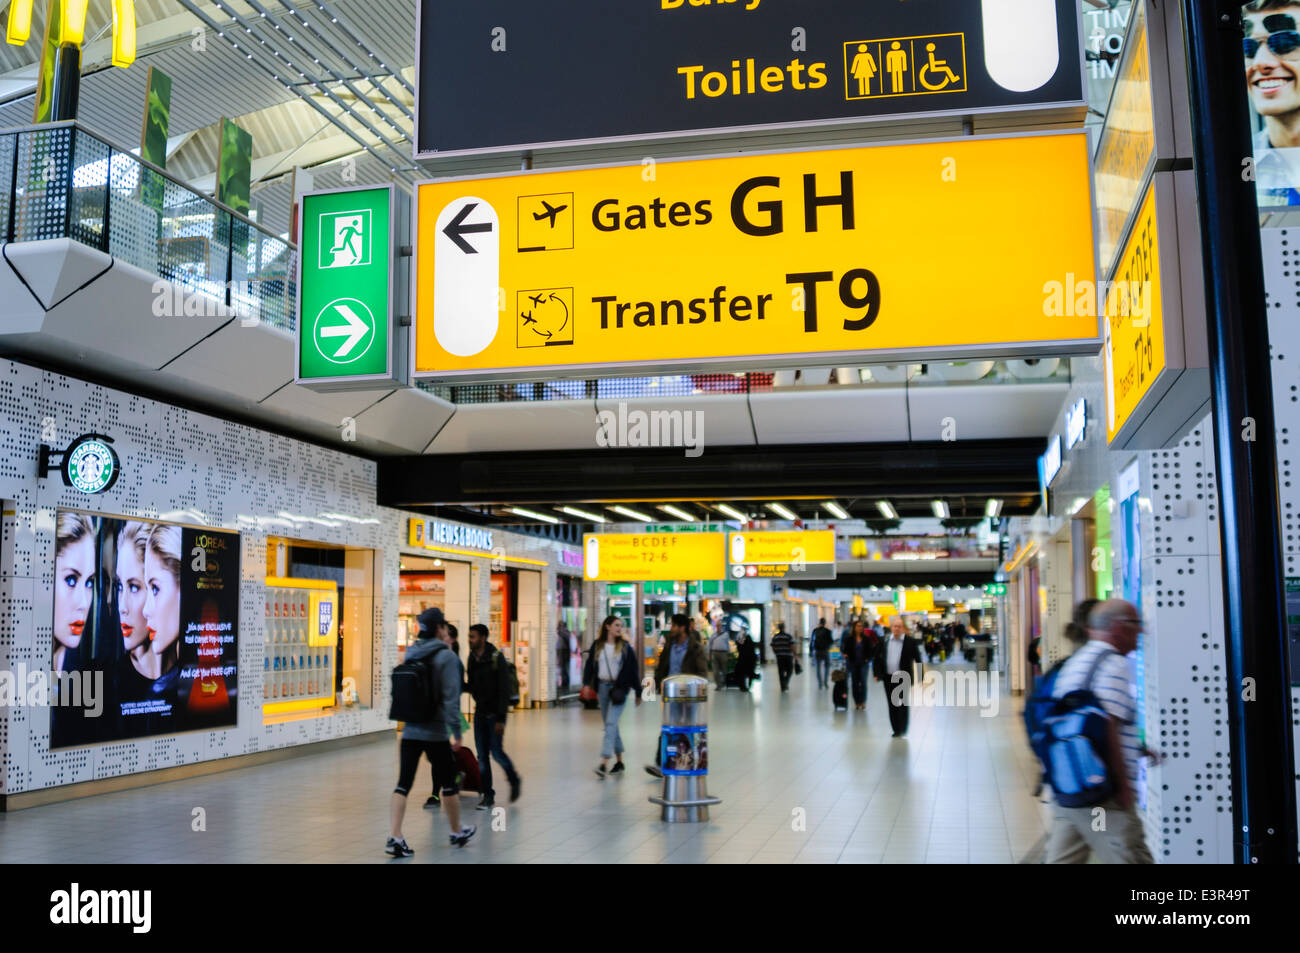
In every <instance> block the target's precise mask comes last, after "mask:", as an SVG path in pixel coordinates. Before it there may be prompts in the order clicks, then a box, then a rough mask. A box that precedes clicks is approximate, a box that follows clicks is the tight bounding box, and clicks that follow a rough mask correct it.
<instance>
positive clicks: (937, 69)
mask: <svg viewBox="0 0 1300 953" xmlns="http://www.w3.org/2000/svg"><path fill="white" fill-rule="evenodd" d="M925 51H926V53H927V54H929V62H928V63H926V64H925V65H924V66H922V67H921V72H920V73H918V74H917V77H916V78H917V82H919V83H920V84H921V85H922V86H924V87H925V88H926V89H928V90H930V92H932V93H938V92H942V91H943V90H945V89H947V88H948V87H949V86H956V85H957V84H959V83H960V82H961V77H960V76H958V75H957V74H956V73H954V72H953V71H952V69H951V67H949V66H948V61H947V60H941V59H938V58H936V56H935V52H934V44H933V43H927V44H925ZM927 73H929V74H930V75H931V76H932V77H934V76H938V75H939V74H940V73H942V74H944V77H945V78H944V79H943V80H942V81H941V82H937V83H931V82H927V81H926V78H925V77H926V74H927Z"/></svg>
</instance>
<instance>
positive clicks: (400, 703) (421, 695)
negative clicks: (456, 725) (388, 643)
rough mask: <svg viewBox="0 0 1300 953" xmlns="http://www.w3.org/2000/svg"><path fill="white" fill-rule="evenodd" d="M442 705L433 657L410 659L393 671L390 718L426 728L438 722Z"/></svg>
mask: <svg viewBox="0 0 1300 953" xmlns="http://www.w3.org/2000/svg"><path fill="white" fill-rule="evenodd" d="M441 705H442V698H441V692H440V690H439V685H438V679H437V678H436V676H435V674H434V671H433V661H432V660H431V659H430V657H429V656H427V655H426V656H424V657H423V658H418V659H407V660H406V661H405V662H402V663H401V664H400V665H398V666H397V667H396V668H394V669H393V700H392V704H391V705H390V706H389V709H388V717H389V718H390V719H391V720H393V721H401V722H407V723H409V724H416V725H422V724H426V723H428V722H431V721H437V720H438V709H439V708H440V707H441Z"/></svg>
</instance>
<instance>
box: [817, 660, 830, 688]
mask: <svg viewBox="0 0 1300 953" xmlns="http://www.w3.org/2000/svg"><path fill="white" fill-rule="evenodd" d="M814 662H815V664H816V666H817V687H818V688H826V687H827V686H828V685H830V683H831V660H830V658H829V657H818V658H816V659H814Z"/></svg>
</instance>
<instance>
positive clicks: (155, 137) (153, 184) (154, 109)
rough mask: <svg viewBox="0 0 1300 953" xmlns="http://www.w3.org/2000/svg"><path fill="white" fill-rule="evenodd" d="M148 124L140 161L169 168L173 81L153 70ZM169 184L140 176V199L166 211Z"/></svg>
mask: <svg viewBox="0 0 1300 953" xmlns="http://www.w3.org/2000/svg"><path fill="white" fill-rule="evenodd" d="M145 85H146V87H147V89H146V92H145V102H144V122H143V123H142V125H141V128H140V158H142V159H144V160H146V161H147V162H152V163H153V164H154V165H156V166H158V167H159V168H166V166H167V128H168V126H169V124H170V121H171V109H172V81H171V77H170V76H168V75H167V74H166V73H164V72H163V71H162V70H160V69H158V68H156V67H153V66H150V67H149V78H148V81H147V82H146V84H145ZM166 189H167V184H166V182H165V181H164V180H163V178H162V177H161V176H159V175H157V174H155V173H153V172H152V171H150V170H142V172H141V175H140V199H141V201H142V202H143V203H144V204H145V205H146V206H148V207H149V208H151V209H154V210H156V211H158V212H161V211H162V205H163V198H164V196H165V195H166ZM158 237H159V238H161V237H162V219H161V217H160V218H159V219H158Z"/></svg>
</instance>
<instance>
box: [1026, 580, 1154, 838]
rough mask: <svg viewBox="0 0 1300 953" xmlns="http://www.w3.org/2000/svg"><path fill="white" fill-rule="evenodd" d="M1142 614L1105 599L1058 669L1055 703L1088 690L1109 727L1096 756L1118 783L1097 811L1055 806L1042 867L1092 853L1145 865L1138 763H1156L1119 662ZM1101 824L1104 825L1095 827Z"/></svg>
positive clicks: (1125, 667) (1131, 645)
mask: <svg viewBox="0 0 1300 953" xmlns="http://www.w3.org/2000/svg"><path fill="white" fill-rule="evenodd" d="M1141 632H1142V616H1141V614H1139V612H1138V610H1137V608H1136V607H1135V606H1134V605H1133V604H1132V603H1129V602H1125V601H1124V600H1123V599H1108V600H1106V601H1105V602H1103V603H1101V604H1100V605H1098V606H1096V607H1095V608H1094V609H1093V610H1092V612H1091V613H1090V614H1089V616H1088V642H1087V644H1086V645H1084V646H1083V647H1082V648H1080V649H1078V650H1077V651H1076V652H1075V653H1074V654H1073V655H1071V656H1070V658H1069V659H1068V660H1067V661H1066V662H1065V664H1064V665H1063V666H1062V667H1061V671H1060V674H1059V675H1057V676H1056V683H1055V685H1054V686H1053V688H1052V697H1053V698H1064V697H1065V696H1066V695H1068V694H1069V693H1070V692H1073V691H1078V690H1081V689H1088V690H1091V691H1092V693H1093V694H1094V695H1096V696H1097V700H1098V701H1099V702H1100V703H1101V708H1102V710H1103V711H1104V712H1105V713H1106V716H1107V719H1108V722H1109V726H1108V727H1109V731H1108V733H1107V741H1108V744H1107V745H1106V746H1105V747H1106V750H1105V751H1104V752H1099V754H1100V755H1101V756H1102V758H1103V760H1104V761H1105V762H1106V766H1107V768H1108V770H1109V774H1110V777H1111V779H1112V780H1113V781H1114V784H1115V794H1114V795H1113V796H1112V797H1110V798H1108V799H1106V800H1104V801H1102V802H1101V803H1100V804H1098V805H1092V806H1087V807H1062V806H1061V805H1060V803H1059V802H1058V803H1057V804H1055V805H1054V806H1053V817H1052V830H1051V835H1050V836H1049V838H1048V842H1047V857H1046V861H1045V862H1046V863H1049V864H1082V863H1086V862H1087V860H1088V854H1089V853H1090V852H1093V851H1095V852H1096V853H1097V857H1098V859H1099V860H1101V862H1102V863H1106V864H1150V863H1152V862H1153V861H1152V859H1151V851H1150V850H1148V849H1147V845H1146V840H1145V838H1144V836H1143V833H1142V819H1141V818H1140V817H1139V816H1138V813H1137V796H1136V791H1137V778H1138V759H1139V758H1141V757H1142V756H1143V755H1147V756H1151V757H1155V758H1158V755H1155V753H1154V752H1151V751H1148V750H1146V749H1144V748H1143V747H1142V746H1141V744H1140V743H1139V742H1138V733H1137V728H1136V727H1134V724H1133V722H1134V719H1135V717H1136V715H1137V702H1136V693H1135V690H1134V684H1133V676H1132V674H1131V672H1130V668H1129V663H1128V661H1127V660H1126V659H1125V658H1124V656H1126V655H1128V654H1129V653H1130V652H1132V651H1133V650H1134V649H1136V648H1137V645H1138V635H1139V634H1140V633H1141ZM1098 818H1101V819H1102V821H1103V823H1102V824H1101V825H1100V827H1099V826H1098V824H1097V820H1098Z"/></svg>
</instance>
